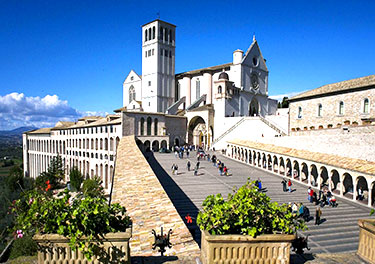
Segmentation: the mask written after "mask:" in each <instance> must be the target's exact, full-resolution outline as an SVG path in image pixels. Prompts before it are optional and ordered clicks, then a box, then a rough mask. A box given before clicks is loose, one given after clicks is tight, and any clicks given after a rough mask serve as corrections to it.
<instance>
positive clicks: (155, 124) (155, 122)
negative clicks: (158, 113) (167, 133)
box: [154, 118, 158, 136]
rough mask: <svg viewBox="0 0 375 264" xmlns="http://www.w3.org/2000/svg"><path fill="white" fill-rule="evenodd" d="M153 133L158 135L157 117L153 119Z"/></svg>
mask: <svg viewBox="0 0 375 264" xmlns="http://www.w3.org/2000/svg"><path fill="white" fill-rule="evenodd" d="M154 135H155V136H157V135H158V119H157V118H155V120H154Z"/></svg>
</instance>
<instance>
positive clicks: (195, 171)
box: [194, 163, 199, 176]
mask: <svg viewBox="0 0 375 264" xmlns="http://www.w3.org/2000/svg"><path fill="white" fill-rule="evenodd" d="M198 170H199V165H198V163H197V164H196V165H195V167H194V176H197V175H198Z"/></svg>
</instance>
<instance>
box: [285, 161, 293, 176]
mask: <svg viewBox="0 0 375 264" xmlns="http://www.w3.org/2000/svg"><path fill="white" fill-rule="evenodd" d="M285 161H286V176H287V177H292V162H291V161H290V159H289V158H287V159H286V160H285Z"/></svg>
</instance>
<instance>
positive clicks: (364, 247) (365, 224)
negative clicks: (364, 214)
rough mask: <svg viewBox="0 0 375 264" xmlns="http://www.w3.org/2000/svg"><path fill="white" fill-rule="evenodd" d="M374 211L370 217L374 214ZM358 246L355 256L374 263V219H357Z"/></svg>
mask: <svg viewBox="0 0 375 264" xmlns="http://www.w3.org/2000/svg"><path fill="white" fill-rule="evenodd" d="M374 212H375V211H374V209H372V210H371V213H370V215H373V214H374ZM358 226H359V244H358V251H357V254H358V255H359V256H360V257H361V258H363V259H364V260H366V261H368V262H369V263H374V262H375V247H374V245H375V219H359V220H358Z"/></svg>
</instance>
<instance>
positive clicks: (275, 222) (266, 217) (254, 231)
mask: <svg viewBox="0 0 375 264" xmlns="http://www.w3.org/2000/svg"><path fill="white" fill-rule="evenodd" d="M197 224H198V226H199V227H200V229H202V230H207V231H208V232H209V233H210V234H211V235H225V234H243V235H250V236H252V237H256V236H258V235H261V234H274V233H284V234H293V233H295V232H296V231H297V230H298V229H305V227H306V226H305V223H304V221H303V220H302V219H298V218H297V216H296V215H294V214H292V213H291V212H290V211H289V210H288V207H287V205H285V204H283V205H281V206H279V205H278V204H277V203H276V202H271V201H270V198H269V197H268V196H267V195H266V194H265V193H262V192H259V189H258V187H256V186H255V181H254V182H250V181H249V180H248V182H247V183H246V184H245V185H244V186H242V187H241V188H239V189H238V190H237V191H236V192H235V193H234V194H233V195H232V194H229V195H228V199H227V200H226V201H225V200H224V198H223V197H222V195H221V194H217V195H210V196H208V197H207V198H206V199H205V200H204V202H203V211H201V212H199V214H198V218H197Z"/></svg>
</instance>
